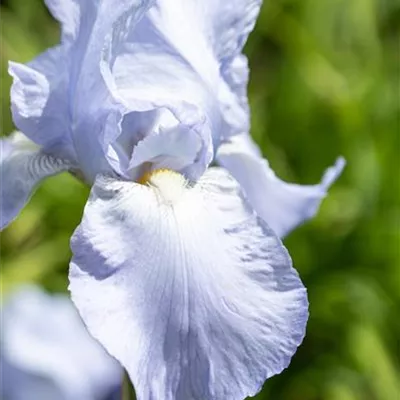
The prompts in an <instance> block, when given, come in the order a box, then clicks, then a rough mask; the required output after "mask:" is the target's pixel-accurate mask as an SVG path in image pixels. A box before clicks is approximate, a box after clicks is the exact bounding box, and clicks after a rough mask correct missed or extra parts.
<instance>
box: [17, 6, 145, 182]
mask: <svg viewBox="0 0 400 400" xmlns="http://www.w3.org/2000/svg"><path fill="white" fill-rule="evenodd" d="M47 4H48V6H49V8H50V10H51V12H52V13H53V15H54V16H55V17H56V18H57V19H58V20H60V22H61V24H62V28H63V37H62V43H61V45H59V46H58V47H56V48H54V49H50V50H48V51H46V52H45V53H43V54H41V55H40V56H39V57H37V58H36V59H35V60H33V61H32V62H30V63H28V64H27V65H22V64H18V63H10V67H9V72H10V74H11V75H12V77H13V78H14V83H13V85H12V88H11V102H12V111H13V119H14V122H15V124H16V126H17V127H18V128H19V129H20V130H21V131H23V132H24V133H25V134H26V135H27V136H28V137H29V138H30V139H31V140H33V141H34V142H35V143H37V144H39V145H40V146H42V147H43V148H44V150H45V151H46V152H48V153H51V154H52V155H54V156H57V157H62V158H68V159H70V160H71V161H78V163H79V164H80V166H81V169H82V171H83V173H84V174H85V177H86V180H87V181H89V182H90V181H92V180H94V177H95V176H96V174H97V173H99V172H109V171H111V167H110V165H109V163H108V160H107V151H108V146H109V144H110V140H111V139H112V138H111V139H110V140H108V139H109V138H108V137H106V136H105V132H106V126H107V124H109V123H110V122H111V121H112V122H113V124H114V125H113V130H114V131H115V132H117V133H119V126H118V123H119V122H120V120H121V118H122V113H121V106H120V105H118V104H116V103H115V101H114V100H113V99H112V98H111V96H110V93H109V91H108V88H107V86H106V84H105V82H104V80H103V77H102V74H101V72H100V60H101V57H102V52H103V49H104V43H105V40H106V37H107V36H108V35H109V34H110V32H111V27H112V26H113V24H114V23H115V21H116V20H118V18H119V17H120V16H121V15H122V14H124V13H129V14H130V17H131V19H139V18H140V17H141V15H142V14H143V13H144V12H145V10H146V8H147V7H148V2H147V1H146V0H143V1H141V0H130V1H118V2H115V1H112V0H104V1H101V2H100V1H81V2H78V1H72V0H66V1H60V0H47ZM117 133H115V134H114V135H115V136H117Z"/></svg>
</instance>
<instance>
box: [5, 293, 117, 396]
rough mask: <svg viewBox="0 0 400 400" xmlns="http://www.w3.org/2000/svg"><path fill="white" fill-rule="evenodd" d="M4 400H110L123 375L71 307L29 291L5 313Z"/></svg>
mask: <svg viewBox="0 0 400 400" xmlns="http://www.w3.org/2000/svg"><path fill="white" fill-rule="evenodd" d="M0 327H1V337H0V349H1V353H0V361H1V365H0V367H1V385H0V397H1V398H2V399H3V400H28V399H29V400H78V399H79V400H111V399H113V398H115V396H114V393H115V392H118V386H119V385H120V382H121V376H122V370H121V367H120V365H119V364H118V363H117V362H116V361H115V360H114V359H112V358H111V357H110V356H109V355H108V354H107V353H106V352H105V350H104V349H103V348H102V347H101V346H100V344H99V343H97V342H96V341H95V340H94V339H93V338H92V337H91V336H90V335H89V333H88V332H87V330H86V329H85V326H84V325H83V323H82V320H81V319H80V317H79V315H78V313H77V312H76V310H75V308H74V306H73V304H72V302H71V301H70V300H69V299H68V298H67V297H66V296H63V295H49V294H47V293H45V292H43V291H41V290H40V289H39V288H37V287H35V286H24V287H21V288H19V289H18V290H17V291H16V292H14V293H12V294H11V296H10V297H9V298H7V299H6V301H5V304H4V305H3V307H2V309H1V323H0Z"/></svg>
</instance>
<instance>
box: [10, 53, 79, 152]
mask: <svg viewBox="0 0 400 400" xmlns="http://www.w3.org/2000/svg"><path fill="white" fill-rule="evenodd" d="M64 62H65V60H64V58H63V49H62V48H61V47H55V48H53V49H50V50H48V51H47V52H45V53H43V54H41V55H40V56H39V57H38V58H37V59H35V60H34V61H32V62H31V63H29V64H27V65H23V64H19V63H15V62H10V63H9V69H8V72H9V74H10V75H11V76H12V77H13V79H14V82H13V85H12V86H11V110H12V115H13V120H14V123H15V125H16V126H17V128H18V129H20V130H21V131H23V132H24V133H25V134H26V135H27V136H28V137H29V138H30V139H31V140H32V141H34V142H35V143H37V144H38V145H40V146H41V147H43V148H44V149H45V150H46V151H49V152H52V153H56V154H57V155H58V156H59V157H63V158H70V159H75V151H74V148H73V144H72V140H71V137H70V135H69V131H68V129H69V127H68V122H67V102H66V96H65V93H66V90H67V89H66V81H65V74H64V71H63V69H64V67H61V65H63V63H64Z"/></svg>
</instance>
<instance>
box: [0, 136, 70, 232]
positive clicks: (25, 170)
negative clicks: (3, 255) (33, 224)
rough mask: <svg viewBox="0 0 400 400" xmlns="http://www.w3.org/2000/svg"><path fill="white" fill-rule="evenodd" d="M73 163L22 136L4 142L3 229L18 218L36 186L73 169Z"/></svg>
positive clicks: (0, 165) (0, 173)
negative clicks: (49, 152) (41, 148)
mask: <svg viewBox="0 0 400 400" xmlns="http://www.w3.org/2000/svg"><path fill="white" fill-rule="evenodd" d="M71 166H72V165H71V163H70V162H68V161H65V160H63V159H60V158H55V157H53V156H51V155H49V154H46V153H43V152H42V151H41V150H39V148H38V147H37V146H35V144H34V143H32V142H31V141H30V140H29V139H27V138H26V137H25V136H24V135H23V134H22V133H20V132H15V133H14V134H13V135H11V136H10V137H8V138H4V139H1V140H0V229H3V228H4V227H6V226H7V225H8V224H9V223H10V222H12V221H13V220H14V218H16V217H17V215H18V214H19V212H20V211H21V209H22V208H23V207H24V206H25V204H26V203H27V202H28V200H29V198H30V196H31V195H32V192H33V190H34V189H35V187H36V185H37V184H38V183H39V182H40V181H41V180H42V179H44V178H46V177H48V176H51V175H55V174H57V173H59V172H62V171H66V170H68V169H69V168H71Z"/></svg>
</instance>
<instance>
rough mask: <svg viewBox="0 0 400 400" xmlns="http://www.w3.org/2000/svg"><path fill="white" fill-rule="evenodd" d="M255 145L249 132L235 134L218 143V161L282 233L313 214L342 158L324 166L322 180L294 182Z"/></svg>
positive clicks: (274, 228)
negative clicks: (283, 177) (284, 177)
mask: <svg viewBox="0 0 400 400" xmlns="http://www.w3.org/2000/svg"><path fill="white" fill-rule="evenodd" d="M254 146H255V145H254V143H253V142H251V139H250V137H249V136H248V135H240V136H235V137H233V138H232V139H231V140H230V142H227V143H225V144H222V145H221V146H220V148H219V150H218V152H217V161H218V163H219V164H220V165H221V166H223V167H224V168H226V169H227V170H228V171H229V172H230V173H231V174H232V175H233V176H234V178H235V179H237V181H238V182H239V183H240V184H241V186H242V189H243V191H244V193H245V194H246V196H247V198H248V200H249V202H250V203H251V205H252V206H253V208H254V210H255V211H256V212H257V214H258V215H259V216H260V217H261V218H263V219H264V220H265V221H266V222H267V224H268V225H269V226H270V227H271V228H272V229H273V230H274V231H275V233H276V234H277V235H278V236H279V237H283V236H285V235H287V234H288V233H289V232H290V231H292V230H293V229H294V228H295V227H296V226H298V225H300V224H301V223H303V222H304V221H307V220H308V219H310V218H312V217H314V216H315V214H316V213H317V212H318V209H319V206H320V204H321V201H322V200H323V199H324V197H325V196H326V194H327V191H328V189H329V187H330V186H331V185H332V183H333V182H335V180H336V179H337V178H338V176H339V175H340V174H341V172H342V170H343V168H344V165H345V161H344V159H343V158H341V157H340V158H338V159H337V161H336V163H335V165H333V166H332V167H330V168H328V169H327V170H326V172H325V174H324V176H323V177H322V180H321V183H319V184H317V185H297V184H293V183H287V182H284V181H282V180H280V179H279V178H278V177H277V176H276V175H275V173H274V172H273V171H272V169H271V168H270V166H269V164H268V161H267V160H265V159H263V158H262V157H261V156H259V155H258V154H257V151H256V150H255V148H254Z"/></svg>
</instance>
